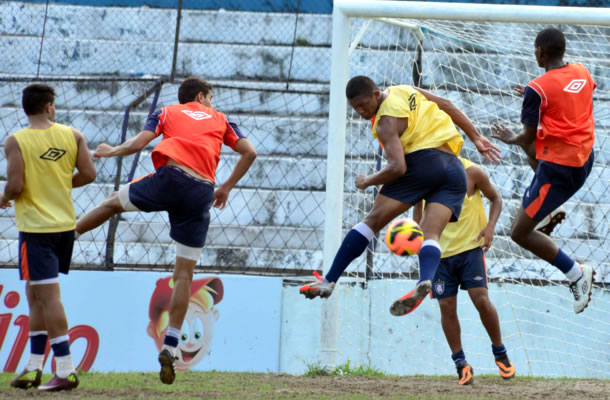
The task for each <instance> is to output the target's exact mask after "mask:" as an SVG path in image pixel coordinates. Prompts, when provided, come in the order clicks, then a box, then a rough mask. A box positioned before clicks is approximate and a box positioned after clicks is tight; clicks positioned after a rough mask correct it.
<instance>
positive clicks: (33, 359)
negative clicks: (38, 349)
mask: <svg viewBox="0 0 610 400" xmlns="http://www.w3.org/2000/svg"><path fill="white" fill-rule="evenodd" d="M43 361H44V354H30V359H29V360H28V364H27V365H26V366H25V369H27V370H28V371H34V370H35V369H42V362H43Z"/></svg>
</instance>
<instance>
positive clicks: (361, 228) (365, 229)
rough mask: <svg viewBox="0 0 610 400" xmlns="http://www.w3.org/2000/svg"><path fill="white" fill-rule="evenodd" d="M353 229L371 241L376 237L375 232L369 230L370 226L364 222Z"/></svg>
mask: <svg viewBox="0 0 610 400" xmlns="http://www.w3.org/2000/svg"><path fill="white" fill-rule="evenodd" d="M352 229H353V230H355V231H357V232H358V233H359V234H361V235H362V236H364V237H365V238H367V239H368V240H369V241H371V239H373V236H374V235H375V232H373V230H372V229H371V228H369V226H368V225H367V224H365V223H364V222H360V223H359V224H357V225H354V227H353V228H352Z"/></svg>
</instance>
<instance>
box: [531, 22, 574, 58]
mask: <svg viewBox="0 0 610 400" xmlns="http://www.w3.org/2000/svg"><path fill="white" fill-rule="evenodd" d="M534 45H535V46H536V47H540V48H542V49H544V51H545V53H546V54H547V55H548V56H549V57H550V58H553V59H556V58H561V57H563V54H564V53H565V51H566V37H565V36H564V35H563V33H562V32H561V31H560V30H559V29H557V28H546V29H543V30H541V31H540V32H538V35H537V36H536V41H535V42H534Z"/></svg>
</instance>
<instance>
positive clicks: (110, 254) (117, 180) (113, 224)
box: [105, 79, 165, 270]
mask: <svg viewBox="0 0 610 400" xmlns="http://www.w3.org/2000/svg"><path fill="white" fill-rule="evenodd" d="M163 83H165V80H163V79H159V80H157V81H156V82H155V83H154V84H153V85H152V86H151V87H149V88H148V89H147V90H146V91H145V92H144V93H142V95H140V96H139V97H138V98H137V99H135V100H133V101H132V102H131V103H129V104H128V105H127V107H125V115H124V117H123V125H122V129H121V143H123V142H125V140H126V138H127V127H128V124H129V114H130V112H131V110H133V109H135V108H136V107H138V106H139V105H140V104H142V102H144V101H145V100H146V99H147V98H148V97H149V96H150V95H151V94H153V93H154V94H155V96H154V97H153V101H152V103H151V104H150V111H149V112H148V115H151V114H152V113H153V112H154V111H155V108H157V102H158V101H159V94H161V87H162V86H163ZM139 159H140V153H139V152H138V153H136V154H135V157H134V159H133V162H132V164H131V168H130V170H129V174H128V175H127V182H131V180H132V179H133V176H134V174H135V171H136V168H137V166H138V161H139ZM116 163H117V169H116V175H115V177H114V190H115V191H117V190H119V187H120V185H121V174H122V171H123V157H117V159H116ZM120 218H121V214H117V215H115V216H114V217H112V219H111V220H110V224H109V226H108V234H107V237H106V259H105V266H106V268H107V269H110V270H112V269H114V267H115V263H114V243H115V239H116V230H117V228H118V226H119V220H120Z"/></svg>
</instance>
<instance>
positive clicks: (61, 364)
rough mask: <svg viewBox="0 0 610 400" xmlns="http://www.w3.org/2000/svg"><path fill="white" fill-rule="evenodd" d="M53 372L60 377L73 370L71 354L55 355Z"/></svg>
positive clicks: (64, 376)
mask: <svg viewBox="0 0 610 400" xmlns="http://www.w3.org/2000/svg"><path fill="white" fill-rule="evenodd" d="M55 366H56V367H57V368H56V369H55V373H56V374H57V376H59V377H60V378H67V377H68V375H70V374H71V373H72V372H74V363H73V362H72V354H68V355H67V356H63V357H55Z"/></svg>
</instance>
